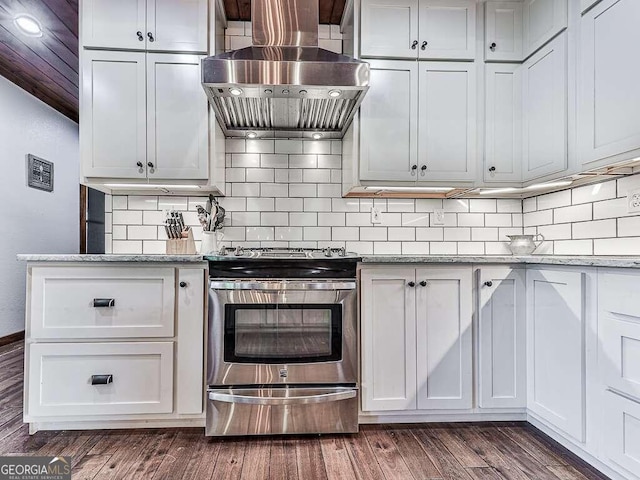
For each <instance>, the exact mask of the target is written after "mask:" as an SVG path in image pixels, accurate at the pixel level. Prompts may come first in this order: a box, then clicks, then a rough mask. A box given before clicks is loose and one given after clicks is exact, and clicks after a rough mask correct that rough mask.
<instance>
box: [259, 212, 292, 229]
mask: <svg viewBox="0 0 640 480" xmlns="http://www.w3.org/2000/svg"><path fill="white" fill-rule="evenodd" d="M258 224H259V225H265V226H267V227H272V226H273V227H281V226H287V225H289V214H288V213H286V212H262V213H261V214H260V222H258ZM253 225H256V224H255V223H254V224H253Z"/></svg>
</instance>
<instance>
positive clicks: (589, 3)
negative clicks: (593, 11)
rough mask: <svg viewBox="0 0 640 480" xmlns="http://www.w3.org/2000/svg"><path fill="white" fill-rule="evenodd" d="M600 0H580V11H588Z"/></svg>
mask: <svg viewBox="0 0 640 480" xmlns="http://www.w3.org/2000/svg"><path fill="white" fill-rule="evenodd" d="M599 1H600V0H580V11H581V12H582V13H584V12H585V11H587V10H588V9H590V8H591V7H593V6H594V5H595V4H596V3H598V2H599Z"/></svg>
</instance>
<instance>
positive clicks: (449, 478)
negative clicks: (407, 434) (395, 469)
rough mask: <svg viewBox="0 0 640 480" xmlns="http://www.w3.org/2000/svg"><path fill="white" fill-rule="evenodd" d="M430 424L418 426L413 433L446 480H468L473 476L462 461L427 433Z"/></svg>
mask: <svg viewBox="0 0 640 480" xmlns="http://www.w3.org/2000/svg"><path fill="white" fill-rule="evenodd" d="M429 428H430V427H429V426H426V427H425V428H417V429H415V430H414V431H413V432H412V433H413V435H414V436H415V437H416V439H417V440H418V441H419V442H420V444H421V445H422V448H423V449H424V451H425V452H426V453H427V455H428V456H429V459H430V460H431V462H433V464H434V465H435V466H436V468H437V469H438V471H439V472H440V473H441V474H442V478H443V479H445V480H468V479H470V478H471V476H470V475H469V473H468V472H467V471H466V470H465V469H464V467H463V466H462V465H460V462H458V461H457V460H456V458H455V457H454V456H453V455H451V453H450V452H449V450H447V447H445V446H444V444H443V443H442V442H441V441H440V440H439V439H438V438H437V437H431V436H430V435H428V434H427V431H428V430H429Z"/></svg>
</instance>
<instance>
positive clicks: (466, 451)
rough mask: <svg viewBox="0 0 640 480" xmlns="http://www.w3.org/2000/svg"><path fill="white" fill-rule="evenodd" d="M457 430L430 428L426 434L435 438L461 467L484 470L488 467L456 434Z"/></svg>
mask: <svg viewBox="0 0 640 480" xmlns="http://www.w3.org/2000/svg"><path fill="white" fill-rule="evenodd" d="M457 432H458V430H457V429H451V428H432V429H429V430H427V434H429V435H433V436H435V437H437V438H438V439H439V440H440V441H441V442H442V443H443V444H444V446H445V447H447V450H449V451H450V452H451V454H452V455H453V456H454V457H456V460H458V462H460V464H461V465H462V466H463V467H466V468H486V467H488V466H489V465H487V463H486V462H485V461H484V460H482V458H481V457H480V456H479V455H478V454H477V453H476V452H475V451H474V450H473V449H472V448H471V447H470V446H469V445H467V443H466V442H465V440H464V439H463V438H462V437H460V436H459V435H458V434H457Z"/></svg>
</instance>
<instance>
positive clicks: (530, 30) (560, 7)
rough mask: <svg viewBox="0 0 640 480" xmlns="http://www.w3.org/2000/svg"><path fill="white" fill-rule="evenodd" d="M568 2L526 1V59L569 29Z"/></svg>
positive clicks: (548, 0)
mask: <svg viewBox="0 0 640 480" xmlns="http://www.w3.org/2000/svg"><path fill="white" fill-rule="evenodd" d="M567 1H568V0H525V2H524V13H523V17H524V28H523V43H524V57H525V58H527V57H528V56H529V55H531V54H532V53H534V52H535V51H536V50H538V49H539V48H540V47H542V46H543V45H544V44H545V43H547V42H548V41H549V40H551V39H552V38H553V37H554V36H555V35H557V34H558V33H560V32H561V31H562V30H564V29H565V28H567ZM632 1H633V0H632Z"/></svg>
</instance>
